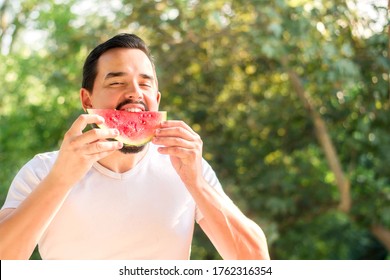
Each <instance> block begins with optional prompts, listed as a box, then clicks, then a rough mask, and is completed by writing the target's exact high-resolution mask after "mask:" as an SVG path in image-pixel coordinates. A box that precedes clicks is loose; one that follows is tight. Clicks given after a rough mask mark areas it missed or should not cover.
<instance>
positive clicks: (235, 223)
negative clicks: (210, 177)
mask: <svg viewBox="0 0 390 280" xmlns="http://www.w3.org/2000/svg"><path fill="white" fill-rule="evenodd" d="M191 194H192V195H193V197H194V199H195V201H196V203H197V205H198V207H199V209H200V211H201V212H202V214H203V216H204V218H203V220H202V221H201V222H200V225H201V227H202V229H204V231H205V232H206V234H207V235H208V236H209V238H210V239H211V240H212V242H213V244H214V246H215V247H216V248H217V250H218V252H219V253H220V254H221V256H222V257H223V258H224V259H269V253H268V247H267V241H266V237H265V235H264V233H263V231H262V230H261V228H260V227H259V226H258V225H257V224H255V223H254V222H253V221H251V220H250V219H248V218H247V217H246V216H245V215H244V214H243V213H242V212H241V211H240V210H239V209H238V208H237V207H236V206H235V205H234V204H233V203H232V202H231V201H230V200H229V199H228V198H227V197H224V196H223V195H221V194H219V193H217V192H216V191H215V190H214V189H212V188H211V187H210V186H208V185H207V183H202V187H201V188H199V187H198V188H196V189H192V190H191Z"/></svg>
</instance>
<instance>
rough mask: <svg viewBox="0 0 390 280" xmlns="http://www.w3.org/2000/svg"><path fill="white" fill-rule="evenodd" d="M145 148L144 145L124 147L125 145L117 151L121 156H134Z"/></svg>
mask: <svg viewBox="0 0 390 280" xmlns="http://www.w3.org/2000/svg"><path fill="white" fill-rule="evenodd" d="M145 146H146V145H143V146H126V145H123V147H122V149H120V150H119V151H120V152H121V153H123V154H136V153H139V152H141V151H143V150H144V149H145Z"/></svg>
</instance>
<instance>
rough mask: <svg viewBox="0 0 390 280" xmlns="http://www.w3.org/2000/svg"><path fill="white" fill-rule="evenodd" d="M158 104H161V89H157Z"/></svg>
mask: <svg viewBox="0 0 390 280" xmlns="http://www.w3.org/2000/svg"><path fill="white" fill-rule="evenodd" d="M156 98H157V104H158V105H160V100H161V92H160V91H157V96H156Z"/></svg>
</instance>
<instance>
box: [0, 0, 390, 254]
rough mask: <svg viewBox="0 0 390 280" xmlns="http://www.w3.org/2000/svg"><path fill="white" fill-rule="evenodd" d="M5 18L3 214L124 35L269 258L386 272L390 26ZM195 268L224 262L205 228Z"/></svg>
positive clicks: (161, 15) (245, 15) (54, 5)
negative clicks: (381, 235)
mask: <svg viewBox="0 0 390 280" xmlns="http://www.w3.org/2000/svg"><path fill="white" fill-rule="evenodd" d="M373 5H374V4H373ZM372 9H373V11H376V12H377V13H380V14H382V15H386V13H387V10H386V9H385V8H381V7H375V6H372ZM0 17H1V27H0V51H1V54H0V61H1V63H0V84H1V85H2V86H1V89H0V97H1V98H0V143H1V146H0V165H1V169H0V202H1V203H2V202H3V201H4V199H5V196H6V193H7V189H8V187H9V185H10V183H11V180H12V178H13V177H14V175H15V174H16V172H17V170H18V169H19V168H20V167H21V166H22V165H23V164H24V163H25V162H26V161H27V160H29V159H30V158H31V157H32V156H33V155H34V154H36V153H39V152H44V151H47V150H53V149H57V148H58V147H59V144H60V142H61V139H62V137H63V134H64V133H65V131H66V130H67V129H68V127H69V126H70V124H71V123H72V122H73V120H74V119H75V118H76V117H77V115H78V114H80V112H81V110H80V108H81V107H80V104H79V100H78V90H79V87H80V83H81V68H82V64H83V62H84V59H85V57H86V55H87V54H88V52H89V51H90V50H91V49H92V48H93V47H94V46H95V45H96V44H98V43H100V42H101V41H103V40H105V39H108V38H109V37H112V36H113V35H115V34H116V33H118V32H130V33H136V34H138V35H139V36H141V37H142V38H144V39H145V41H146V42H147V43H148V44H149V45H150V47H151V49H152V52H153V54H154V56H155V59H156V66H157V72H158V76H159V85H160V91H161V92H162V96H163V97H162V104H161V109H163V110H166V111H169V116H170V118H172V119H183V120H184V121H186V122H187V123H189V124H190V125H191V126H192V127H193V129H194V130H196V131H197V132H198V133H199V134H200V135H201V136H202V138H203V140H204V143H205V144H204V157H205V158H206V159H207V160H208V161H209V162H210V163H211V164H212V166H213V167H214V169H215V170H216V172H217V174H218V176H219V178H220V180H221V182H222V184H223V185H224V188H225V190H226V192H227V193H228V194H229V195H230V196H231V197H232V199H233V200H234V201H235V202H236V203H237V204H238V205H239V207H240V208H241V209H242V210H243V211H244V212H245V213H246V214H247V215H248V216H249V217H250V218H252V219H253V220H255V221H256V222H257V223H258V224H260V225H261V227H262V228H263V229H264V231H265V232H266V235H267V237H268V242H269V246H270V251H271V255H272V258H274V259H384V258H387V259H389V258H390V254H389V252H388V249H387V250H386V246H385V244H383V243H381V242H380V241H379V240H378V239H377V238H376V237H375V236H374V235H373V234H372V232H371V230H370V227H371V226H372V225H374V224H379V225H382V226H383V227H385V228H387V230H390V181H389V178H390V170H389V169H388V168H387V165H388V164H390V153H388V150H389V148H390V134H389V133H388V127H389V125H390V117H389V98H390V91H389V59H388V55H389V54H388V48H389V46H388V42H389V41H388V40H389V38H388V36H387V34H386V29H385V26H386V25H387V22H384V23H382V28H381V29H380V30H378V29H377V26H378V22H375V20H374V19H370V18H367V17H364V18H363V17H361V16H359V15H358V14H357V13H356V7H355V4H354V1H352V0H350V1H341V0H335V1H331V2H329V1H314V0H288V1H282V0H276V1H264V0H248V1H243V0H236V1H222V0H214V1H197V0H153V1H152V0H143V1H137V2H136V3H135V1H130V0H115V1H106V2H104V1H90V0H88V1H86V0H79V1H76V0H42V1H36V0H24V1H21V0H16V1H12V2H11V1H7V0H2V1H1V0H0ZM384 18H385V19H387V17H386V16H384ZM374 26H375V28H374ZM282 59H287V61H288V67H289V69H292V70H293V71H295V72H296V73H297V74H298V75H299V77H300V79H301V82H302V84H303V85H304V87H305V90H306V92H307V94H309V96H310V98H311V100H312V102H313V104H314V105H315V108H317V109H318V112H319V113H320V115H321V117H322V118H323V120H324V121H325V123H326V125H327V127H328V130H329V133H330V137H331V139H332V141H333V143H334V145H335V147H336V150H337V152H338V156H339V158H340V161H341V165H342V166H343V169H344V171H345V173H346V176H347V178H348V179H349V180H350V182H351V192H352V203H353V204H352V209H351V211H350V212H349V213H342V212H340V211H338V210H337V203H338V201H339V193H338V189H337V187H336V182H335V178H334V175H333V173H332V172H331V171H330V169H329V166H328V163H327V161H326V158H325V156H324V152H323V150H322V148H321V146H320V145H319V144H318V142H317V139H316V137H315V134H314V130H313V120H312V119H311V118H310V115H309V114H308V113H307V111H306V110H305V107H304V104H303V103H302V101H301V100H300V99H299V98H298V96H297V94H296V93H295V92H294V90H293V89H292V87H291V85H290V82H289V78H288V75H287V70H286V68H285V65H283V63H282ZM387 248H389V247H387ZM33 258H39V254H37V253H35V254H34V255H33ZM192 258H193V259H218V258H220V257H219V255H218V254H217V253H216V251H215V249H214V248H213V247H212V245H211V243H210V242H209V241H208V239H207V238H206V237H205V236H204V234H203V233H202V232H201V231H200V230H199V228H196V234H195V238H194V242H193V248H192Z"/></svg>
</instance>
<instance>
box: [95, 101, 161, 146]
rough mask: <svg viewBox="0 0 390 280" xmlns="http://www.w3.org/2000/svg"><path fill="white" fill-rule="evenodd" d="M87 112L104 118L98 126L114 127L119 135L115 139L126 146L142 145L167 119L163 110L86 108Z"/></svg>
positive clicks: (149, 139)
mask: <svg viewBox="0 0 390 280" xmlns="http://www.w3.org/2000/svg"><path fill="white" fill-rule="evenodd" d="M87 111H88V113H89V114H96V115H99V116H101V117H103V118H104V120H105V122H104V124H101V125H98V126H99V127H100V128H116V129H118V131H119V136H118V137H116V138H115V140H117V141H120V142H122V143H123V144H124V145H126V146H143V145H145V144H146V143H148V142H149V141H151V140H152V138H153V136H154V132H155V130H156V129H157V128H158V127H159V126H160V123H161V122H163V121H166V120H167V112H165V111H158V112H157V111H143V112H128V111H120V110H115V109H87Z"/></svg>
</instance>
